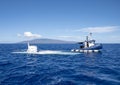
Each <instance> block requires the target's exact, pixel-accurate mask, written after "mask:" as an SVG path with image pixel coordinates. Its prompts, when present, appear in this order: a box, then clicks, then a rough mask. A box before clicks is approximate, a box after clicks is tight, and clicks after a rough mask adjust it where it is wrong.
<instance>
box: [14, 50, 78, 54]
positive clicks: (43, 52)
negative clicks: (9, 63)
mask: <svg viewBox="0 0 120 85" xmlns="http://www.w3.org/2000/svg"><path fill="white" fill-rule="evenodd" d="M12 53H18V54H40V55H46V54H57V55H76V54H80V53H73V52H63V51H53V50H41V51H39V52H27V51H23V52H12Z"/></svg>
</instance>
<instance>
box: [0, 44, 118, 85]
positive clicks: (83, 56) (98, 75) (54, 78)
mask: <svg viewBox="0 0 120 85" xmlns="http://www.w3.org/2000/svg"><path fill="white" fill-rule="evenodd" d="M37 46H38V48H39V50H40V49H42V50H60V51H70V50H71V49H73V48H78V45H77V44H37ZM26 48H27V45H26V44H0V85H120V44H103V50H102V52H100V53H79V54H76V55H62V54H47V55H45V54H43V55H37V54H31V55H30V54H15V53H11V52H14V51H24V50H26Z"/></svg>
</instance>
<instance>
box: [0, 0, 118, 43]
mask: <svg viewBox="0 0 120 85" xmlns="http://www.w3.org/2000/svg"><path fill="white" fill-rule="evenodd" d="M90 32H92V34H93V38H94V39H95V40H96V41H97V42H100V43H120V0H0V43H11V42H19V41H24V40H28V39H34V38H50V39H60V40H67V41H83V40H84V39H85V36H87V35H88V34H89V33H90Z"/></svg>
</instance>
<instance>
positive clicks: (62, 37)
mask: <svg viewBox="0 0 120 85" xmlns="http://www.w3.org/2000/svg"><path fill="white" fill-rule="evenodd" d="M58 37H60V38H73V36H58Z"/></svg>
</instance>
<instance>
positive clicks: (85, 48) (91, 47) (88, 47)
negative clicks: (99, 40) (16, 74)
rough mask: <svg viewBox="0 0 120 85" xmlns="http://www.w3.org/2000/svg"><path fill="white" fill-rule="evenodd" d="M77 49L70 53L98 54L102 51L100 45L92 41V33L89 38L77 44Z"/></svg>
mask: <svg viewBox="0 0 120 85" xmlns="http://www.w3.org/2000/svg"><path fill="white" fill-rule="evenodd" d="M78 44H80V48H79V49H72V50H71V51H72V52H99V51H100V50H101V49H102V44H96V43H95V40H93V39H92V33H90V35H89V36H86V40H85V41H84V42H79V43H78Z"/></svg>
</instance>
